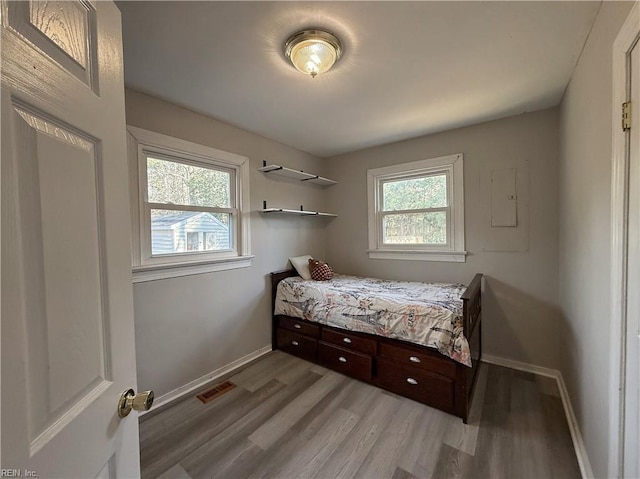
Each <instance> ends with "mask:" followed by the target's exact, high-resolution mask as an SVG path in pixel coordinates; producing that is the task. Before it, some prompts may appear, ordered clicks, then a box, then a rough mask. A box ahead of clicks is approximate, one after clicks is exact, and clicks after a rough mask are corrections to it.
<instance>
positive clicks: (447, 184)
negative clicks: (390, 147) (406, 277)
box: [367, 154, 466, 262]
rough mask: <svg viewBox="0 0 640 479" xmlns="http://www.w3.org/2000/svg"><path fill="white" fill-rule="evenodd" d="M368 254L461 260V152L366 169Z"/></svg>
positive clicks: (380, 256)
mask: <svg viewBox="0 0 640 479" xmlns="http://www.w3.org/2000/svg"><path fill="white" fill-rule="evenodd" d="M367 177H368V178H367V181H368V195H369V201H368V203H369V257H371V258H376V259H406V260H423V261H424V260H428V261H454V262H464V261H465V255H466V252H465V251H464V191H463V187H464V181H463V156H462V154H458V155H451V156H446V157H442V158H433V159H429V160H422V161H416V162H412V163H404V164H401V165H393V166H389V167H384V168H376V169H372V170H369V171H368V172H367Z"/></svg>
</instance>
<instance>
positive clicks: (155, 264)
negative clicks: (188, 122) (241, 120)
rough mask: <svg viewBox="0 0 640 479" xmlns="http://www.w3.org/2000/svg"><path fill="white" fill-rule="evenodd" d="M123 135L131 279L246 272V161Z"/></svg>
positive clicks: (144, 135) (180, 143) (152, 137)
mask: <svg viewBox="0 0 640 479" xmlns="http://www.w3.org/2000/svg"><path fill="white" fill-rule="evenodd" d="M128 131H129V133H130V136H129V151H130V156H131V157H132V158H131V163H132V166H131V176H132V180H133V181H132V190H133V191H132V197H133V203H134V208H133V217H134V222H133V223H134V224H133V232H134V235H133V236H134V251H133V271H134V281H148V280H152V279H161V278H166V277H175V276H184V275H189V274H198V273H204V272H210V271H217V270H224V269H234V268H241V267H247V266H250V264H251V258H252V257H251V256H250V254H249V219H248V217H249V214H248V211H245V208H246V207H248V204H249V196H248V195H249V193H248V191H249V184H248V183H249V170H248V169H249V159H248V158H246V157H243V156H240V155H236V154H234V153H228V152H224V151H221V150H217V149H215V148H210V147H206V146H203V145H199V144H196V143H191V142H188V141H184V140H179V139H176V138H172V137H169V136H166V135H161V134H159V133H154V132H150V131H147V130H142V129H140V128H135V127H129V128H128Z"/></svg>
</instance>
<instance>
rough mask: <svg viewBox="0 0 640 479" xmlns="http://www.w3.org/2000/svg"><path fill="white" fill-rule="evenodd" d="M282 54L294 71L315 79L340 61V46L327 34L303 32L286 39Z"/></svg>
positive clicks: (318, 31) (310, 31)
mask: <svg viewBox="0 0 640 479" xmlns="http://www.w3.org/2000/svg"><path fill="white" fill-rule="evenodd" d="M284 54H285V55H286V57H287V58H288V59H289V60H291V63H292V64H293V66H294V67H296V69H298V70H299V71H301V72H302V73H305V74H307V75H311V76H312V77H313V78H315V77H316V76H317V75H319V74H320V73H324V72H326V71H327V70H329V69H330V68H331V67H332V66H333V64H334V63H335V62H337V61H338V60H339V59H340V55H342V44H341V43H340V40H338V38H336V36H335V35H333V34H331V33H329V32H325V31H323V30H303V31H301V32H297V33H294V34H293V35H291V36H290V37H289V38H288V39H287V41H286V42H285V44H284Z"/></svg>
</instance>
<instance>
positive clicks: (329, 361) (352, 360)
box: [318, 341, 373, 382]
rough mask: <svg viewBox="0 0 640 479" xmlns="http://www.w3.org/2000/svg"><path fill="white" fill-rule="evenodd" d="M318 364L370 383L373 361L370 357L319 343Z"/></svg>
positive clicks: (322, 342)
mask: <svg viewBox="0 0 640 479" xmlns="http://www.w3.org/2000/svg"><path fill="white" fill-rule="evenodd" d="M318 349H319V356H320V364H323V365H324V366H327V367H328V368H331V369H333V370H334V371H338V372H339V373H342V374H345V375H347V376H351V377H352V378H356V379H360V380H361V381H367V382H371V370H372V366H373V359H372V357H371V356H369V355H366V354H361V353H356V352H355V351H349V350H348V349H345V348H341V347H339V346H334V345H333V344H329V343H325V342H324V341H320V343H319V345H318Z"/></svg>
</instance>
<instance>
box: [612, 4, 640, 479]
mask: <svg viewBox="0 0 640 479" xmlns="http://www.w3.org/2000/svg"><path fill="white" fill-rule="evenodd" d="M639 37H640V4H639V3H638V2H636V3H635V5H634V6H633V8H632V9H631V12H630V13H629V16H628V17H627V19H626V21H625V23H624V25H623V26H622V28H621V29H620V32H619V33H618V36H617V37H616V40H615V42H614V43H613V134H612V170H611V370H610V371H611V376H610V377H611V381H610V410H609V425H610V427H609V470H608V476H609V477H622V467H623V464H624V450H623V449H624V448H623V445H624V419H625V382H626V379H625V375H626V332H627V319H626V307H625V305H626V302H627V283H626V276H627V225H628V222H629V206H628V202H627V198H628V195H629V187H628V183H629V164H628V163H629V162H628V151H629V145H628V143H629V134H628V132H625V131H623V130H622V126H621V116H622V103H624V102H625V101H628V99H629V79H630V69H629V54H630V53H631V50H632V49H633V47H634V45H635V44H636V42H637V41H638V38H639ZM632 121H635V122H637V121H640V118H632Z"/></svg>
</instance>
